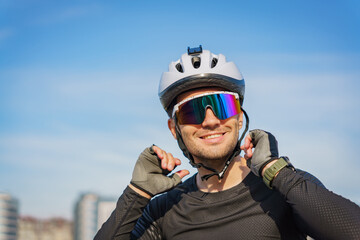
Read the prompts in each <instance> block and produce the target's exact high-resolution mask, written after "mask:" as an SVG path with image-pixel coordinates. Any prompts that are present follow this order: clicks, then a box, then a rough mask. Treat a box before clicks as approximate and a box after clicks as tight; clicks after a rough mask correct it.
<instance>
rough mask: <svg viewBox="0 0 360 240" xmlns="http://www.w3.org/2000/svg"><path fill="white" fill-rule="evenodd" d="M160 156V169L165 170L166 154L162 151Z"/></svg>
mask: <svg viewBox="0 0 360 240" xmlns="http://www.w3.org/2000/svg"><path fill="white" fill-rule="evenodd" d="M161 156H162V158H160V159H161V167H162V168H163V169H167V167H168V163H169V159H168V155H167V154H166V152H165V151H162V152H161Z"/></svg>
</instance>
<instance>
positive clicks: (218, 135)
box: [204, 134, 222, 139]
mask: <svg viewBox="0 0 360 240" xmlns="http://www.w3.org/2000/svg"><path fill="white" fill-rule="evenodd" d="M221 136H222V134H214V135H209V136H206V137H204V139H210V138H217V137H221Z"/></svg>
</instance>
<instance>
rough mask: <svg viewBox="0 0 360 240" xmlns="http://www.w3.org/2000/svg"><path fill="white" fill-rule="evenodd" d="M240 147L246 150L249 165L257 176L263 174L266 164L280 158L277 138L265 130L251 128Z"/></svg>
mask: <svg viewBox="0 0 360 240" xmlns="http://www.w3.org/2000/svg"><path fill="white" fill-rule="evenodd" d="M240 148H241V149H242V150H244V152H245V155H244V157H245V159H246V160H247V161H248V166H249V167H250V169H251V171H252V172H253V173H254V174H255V175H256V176H262V172H263V169H264V168H265V166H266V165H268V164H269V163H270V162H272V161H274V160H276V159H278V158H279V150H278V144H277V141H276V138H275V137H274V136H273V135H272V134H271V133H269V132H265V131H263V130H259V129H255V130H251V131H250V134H249V135H247V136H246V138H245V140H244V145H242V146H241V147H240ZM253 148H255V150H254V152H253V150H252V149H253Z"/></svg>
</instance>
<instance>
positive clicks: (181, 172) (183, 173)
mask: <svg viewBox="0 0 360 240" xmlns="http://www.w3.org/2000/svg"><path fill="white" fill-rule="evenodd" d="M176 174H177V175H179V177H180V178H184V177H185V176H186V175H189V174H190V172H189V171H188V170H186V169H183V170H180V171H177V172H176Z"/></svg>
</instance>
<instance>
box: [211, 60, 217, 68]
mask: <svg viewBox="0 0 360 240" xmlns="http://www.w3.org/2000/svg"><path fill="white" fill-rule="evenodd" d="M217 63H218V59H217V58H213V59H212V61H211V68H213V67H215V66H216V64H217Z"/></svg>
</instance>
